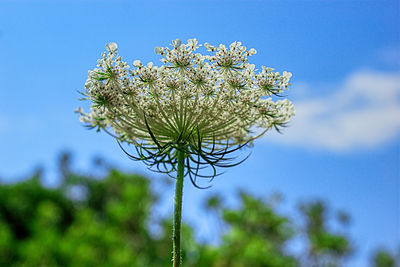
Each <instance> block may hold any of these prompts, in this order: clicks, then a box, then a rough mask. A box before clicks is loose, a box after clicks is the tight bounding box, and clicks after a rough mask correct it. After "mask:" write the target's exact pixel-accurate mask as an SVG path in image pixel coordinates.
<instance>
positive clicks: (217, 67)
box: [77, 39, 294, 175]
mask: <svg viewBox="0 0 400 267" xmlns="http://www.w3.org/2000/svg"><path fill="white" fill-rule="evenodd" d="M200 46H201V45H200V44H198V42H197V40H196V39H190V40H188V42H187V44H183V43H182V42H181V41H180V40H175V41H173V42H172V46H171V47H156V48H155V52H156V53H157V54H160V55H161V57H162V58H161V62H162V65H161V66H156V65H154V64H153V63H152V62H150V63H148V64H146V65H144V64H142V63H141V62H140V61H139V60H135V61H134V62H133V67H130V66H129V65H128V64H127V63H126V62H124V61H123V60H122V59H121V57H120V56H119V54H118V48H117V44H116V43H110V44H108V45H106V50H107V52H105V53H103V54H102V56H101V59H99V60H98V61H97V68H95V69H94V70H92V71H89V77H88V79H87V81H86V84H85V89H84V91H83V92H82V93H83V94H84V96H85V97H84V98H83V99H86V100H90V101H91V106H90V112H89V113H85V112H84V111H83V110H82V109H81V108H78V110H77V112H78V113H79V114H80V115H81V116H80V120H81V121H82V122H84V123H85V124H86V125H87V126H89V127H91V128H95V129H97V130H104V131H105V132H107V133H109V134H110V135H112V136H113V137H115V138H116V139H117V140H118V141H119V142H120V143H128V144H133V145H134V146H135V147H136V149H137V152H138V153H139V154H138V155H137V156H136V157H135V156H132V158H134V159H138V160H143V161H145V162H146V161H147V163H148V164H150V165H151V166H155V165H156V166H157V168H158V169H159V170H160V168H161V169H163V170H164V171H165V172H170V171H174V170H176V169H175V167H174V166H175V165H176V164H175V163H176V159H175V158H176V157H175V155H176V149H177V147H178V146H180V147H181V148H182V149H184V150H185V151H186V156H185V159H186V163H185V167H188V170H187V171H188V172H189V174H190V173H191V174H194V175H198V169H199V168H200V169H201V167H202V166H203V165H212V166H213V168H214V166H216V167H228V166H230V165H228V164H224V163H222V161H223V160H224V159H225V158H224V157H225V154H227V153H228V152H231V151H233V150H236V149H237V148H240V147H242V146H244V145H247V144H251V142H252V141H253V140H254V139H256V138H258V137H260V136H262V135H263V134H264V133H265V132H266V131H267V130H269V129H276V130H278V131H279V128H280V127H282V126H285V124H287V123H288V121H289V119H290V118H291V117H292V116H293V115H294V107H293V104H292V103H291V102H290V101H289V100H288V99H283V100H279V98H281V97H282V96H281V95H282V93H283V92H284V91H285V90H287V88H288V86H289V85H290V84H289V79H290V77H291V76H292V74H291V73H290V72H286V71H284V72H283V73H282V74H280V73H279V72H275V71H274V69H272V68H268V67H264V66H262V67H261V70H257V69H256V68H255V65H253V64H250V63H249V62H248V57H249V56H251V55H254V54H255V53H256V50H255V49H250V50H247V49H246V47H245V46H242V44H241V43H240V42H234V43H232V44H230V45H229V47H226V46H225V45H222V44H221V45H219V46H212V45H210V44H208V43H205V44H204V47H205V48H206V50H207V51H205V54H201V53H197V50H198V48H199V47H200ZM193 163H194V164H195V165H196V166H197V167H196V168H195V170H194V169H193V168H190V166H191V164H193ZM199 165H200V167H199ZM168 166H169V167H168ZM213 174H214V175H215V169H214V173H213Z"/></svg>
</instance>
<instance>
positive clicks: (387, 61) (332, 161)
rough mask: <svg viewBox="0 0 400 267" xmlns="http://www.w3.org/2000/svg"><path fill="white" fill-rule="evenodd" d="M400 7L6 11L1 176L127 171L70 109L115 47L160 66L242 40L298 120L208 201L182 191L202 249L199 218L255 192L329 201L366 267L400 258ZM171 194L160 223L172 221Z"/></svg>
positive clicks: (38, 6) (214, 4)
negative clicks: (163, 54)
mask: <svg viewBox="0 0 400 267" xmlns="http://www.w3.org/2000/svg"><path fill="white" fill-rule="evenodd" d="M399 10H400V7H399V2H398V1H384V0H383V1H382V0H381V1H367V0H365V1H362V0H360V1H351V0H347V1H335V0H333V1H322V0H321V1H311V0H310V1H294V0H293V1H261V0H259V1H142V2H140V1H94V0H87V1H58V0H55V1H15V0H13V1H8V0H2V1H1V2H0V14H1V15H0V99H1V104H0V148H1V151H2V153H0V177H2V178H3V180H7V181H11V180H16V179H18V178H21V177H24V176H26V175H27V174H28V173H30V172H31V170H32V169H33V168H34V167H35V166H39V165H41V166H44V167H45V169H46V170H47V173H46V181H47V183H48V184H54V183H55V171H56V165H55V161H56V159H57V156H58V155H59V152H60V151H61V150H64V149H68V150H70V151H72V152H74V154H75V156H76V157H75V158H76V166H78V168H81V169H86V170H89V168H90V162H91V158H92V157H93V156H95V155H101V156H103V157H104V158H106V159H107V160H109V161H110V162H112V163H113V164H115V165H116V166H119V167H121V168H123V169H125V170H127V171H131V170H133V171H140V172H142V173H145V174H149V175H150V176H151V177H153V180H157V179H159V178H160V177H159V176H158V175H156V174H154V173H149V172H147V171H146V169H145V168H144V167H143V166H142V165H141V163H136V162H132V161H129V160H128V159H127V158H126V157H125V156H124V154H123V153H122V152H121V151H120V150H119V148H118V146H117V145H116V143H115V141H114V140H112V138H111V137H109V136H107V135H106V134H96V133H95V132H91V131H87V130H85V129H84V128H83V127H82V126H81V125H80V123H79V122H78V119H77V116H76V114H74V113H73V110H74V109H75V108H76V107H77V106H78V105H81V103H79V101H78V100H77V98H78V97H79V96H78V94H77V92H76V91H77V90H80V89H82V88H83V85H84V82H85V79H86V77H87V71H88V70H89V69H92V68H93V67H94V66H95V64H96V60H97V59H98V58H99V56H100V54H101V53H102V52H103V51H104V45H105V44H106V43H108V42H110V41H115V42H117V43H118V46H119V51H120V54H121V55H122V56H123V58H125V60H126V61H128V62H130V63H131V62H132V61H133V60H135V59H140V60H141V61H142V62H148V61H153V62H155V63H158V60H159V57H158V56H157V55H155V54H154V53H153V49H154V47H155V46H166V45H168V44H169V43H171V40H173V39H176V38H180V39H182V40H186V39H188V38H193V37H196V38H197V39H198V40H199V41H200V43H204V42H209V43H211V44H220V43H224V44H229V43H231V42H233V41H241V42H242V43H244V44H245V45H246V46H247V47H254V48H256V49H257V51H258V53H257V55H255V56H253V60H252V62H253V63H254V64H256V66H257V67H260V66H261V65H265V66H270V67H274V68H275V69H276V70H278V71H283V70H287V71H290V72H292V73H293V78H292V84H293V86H292V88H291V90H290V91H289V93H288V95H289V98H290V99H291V100H293V102H294V103H295V105H296V109H297V115H296V118H295V119H294V120H293V121H292V123H291V126H290V127H289V128H287V129H286V130H285V131H284V134H283V135H276V134H267V135H266V136H265V137H264V138H263V139H262V140H258V142H256V144H255V147H254V148H253V153H252V156H251V157H250V158H249V159H248V160H247V161H246V162H245V163H244V164H242V165H240V166H238V167H235V168H233V169H230V170H228V172H227V173H226V174H225V175H223V176H221V177H218V179H215V181H214V183H213V184H214V185H213V187H212V188H211V189H209V190H207V191H203V190H197V189H194V188H193V187H192V186H191V185H190V184H189V183H187V184H185V195H184V211H183V212H184V220H185V221H186V222H188V223H191V224H193V225H195V226H196V227H197V229H198V231H197V233H198V237H199V239H207V235H210V231H209V229H208V228H207V227H206V226H207V219H206V218H204V216H200V215H199V213H198V212H196V211H197V209H199V208H200V207H201V204H202V200H203V199H204V197H205V196H206V195H208V194H210V193H213V192H221V193H223V194H224V196H225V197H226V198H227V199H228V200H230V201H231V202H232V203H235V196H236V195H235V192H236V191H237V190H238V189H244V190H247V191H249V192H252V193H255V194H257V195H259V196H268V195H270V194H271V193H272V192H276V191H279V192H282V193H283V195H284V196H285V197H286V201H285V203H287V206H288V209H291V208H290V207H291V206H293V205H294V203H296V201H298V200H307V199H314V198H321V199H325V200H327V201H328V202H329V204H330V206H332V207H333V208H334V209H343V210H346V211H348V212H349V213H350V214H351V215H352V217H353V222H352V226H351V229H350V233H351V235H352V236H353V241H354V244H355V246H356V248H357V251H358V252H357V254H355V255H354V257H353V259H352V261H351V265H350V266H365V265H366V261H367V260H368V255H369V254H368V253H369V252H371V250H373V249H374V248H377V247H379V246H387V247H389V248H395V247H398V246H399V245H400V232H399V229H400V218H399V216H400V215H399V214H400V208H399V205H400V197H399V194H400V192H399V191H400V189H399V188H400V182H399V179H400V178H399V165H400V160H399V137H400V74H399V70H400V40H399V30H398V27H397V26H396V25H400V15H399ZM172 193H173V190H172V188H171V189H166V192H165V196H166V197H165V202H164V203H163V204H162V207H163V208H162V209H161V208H160V209H159V211H158V212H160V213H162V214H168V213H169V212H171V211H172Z"/></svg>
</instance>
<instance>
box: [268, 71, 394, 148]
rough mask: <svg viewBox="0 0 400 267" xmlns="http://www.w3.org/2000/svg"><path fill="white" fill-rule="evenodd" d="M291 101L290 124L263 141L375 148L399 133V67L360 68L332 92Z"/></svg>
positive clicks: (311, 145) (324, 146)
mask: <svg viewBox="0 0 400 267" xmlns="http://www.w3.org/2000/svg"><path fill="white" fill-rule="evenodd" d="M302 86H303V87H304V84H302ZM309 88H312V86H309ZM292 90H293V91H294V90H296V87H295V86H294V87H293V88H292ZM294 103H295V107H296V116H295V117H294V118H293V120H292V122H291V125H290V127H288V128H287V129H284V133H283V135H279V134H267V135H266V140H272V141H275V142H281V143H286V144H290V145H298V146H306V147H314V148H320V149H321V148H322V149H329V150H335V151H338V150H351V149H355V148H360V147H369V148H371V147H376V146H379V145H381V144H383V143H385V142H388V141H390V140H393V139H394V138H396V137H398V136H399V134H400V74H399V73H398V72H377V71H365V70H364V71H358V72H355V73H352V74H351V75H349V76H348V77H347V79H346V80H345V81H344V82H343V83H342V84H340V85H339V86H338V87H337V88H334V93H333V94H331V95H329V96H325V97H322V98H314V99H308V100H302V101H294Z"/></svg>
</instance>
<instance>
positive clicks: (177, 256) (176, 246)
mask: <svg viewBox="0 0 400 267" xmlns="http://www.w3.org/2000/svg"><path fill="white" fill-rule="evenodd" d="M177 157H178V171H177V176H176V185H175V212H174V229H173V237H172V238H173V267H179V266H180V265H181V219H182V195H183V176H184V173H185V151H184V148H183V146H179V148H178V150H177Z"/></svg>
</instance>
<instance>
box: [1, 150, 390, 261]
mask: <svg viewBox="0 0 400 267" xmlns="http://www.w3.org/2000/svg"><path fill="white" fill-rule="evenodd" d="M60 174H61V176H62V177H63V178H62V183H61V185H60V186H59V187H57V188H47V187H44V186H43V185H42V184H41V173H40V172H38V173H37V174H35V175H33V176H32V177H30V178H29V179H26V180H24V181H22V182H18V183H15V184H2V185H0V266H15V267H20V266H26V267H39V266H43V267H44V266H71V267H82V266H83V267H85V266H88V267H89V266H96V267H111V266H112V267H125V266H130V267H132V266H141V267H143V266H156V267H157V266H160V267H161V266H171V250H172V242H171V229H172V219H171V218H161V220H160V221H159V226H160V228H161V231H160V233H158V234H154V233H153V232H154V231H151V230H150V228H151V224H154V222H152V221H151V220H150V214H151V210H152V209H153V207H154V205H155V203H156V201H157V199H158V196H157V195H156V194H155V193H154V192H153V191H152V190H151V186H150V181H149V180H148V179H147V178H145V177H142V176H139V175H132V174H124V173H122V172H120V171H117V170H115V169H110V170H109V171H108V173H107V175H105V177H103V178H94V177H91V176H85V175H79V174H77V173H74V172H72V171H71V168H70V158H69V156H68V155H67V154H65V155H63V156H62V158H61V161H60ZM279 203H280V197H279V196H274V197H272V198H270V199H269V200H265V199H261V198H256V197H254V196H251V195H249V194H246V193H244V192H241V193H240V206H239V207H238V208H235V209H233V208H230V207H228V206H226V205H225V203H224V201H223V200H222V197H221V196H220V195H215V196H212V197H210V198H208V200H207V203H206V205H205V208H206V210H207V212H208V213H209V214H210V215H211V216H213V220H210V221H213V222H214V223H216V224H218V225H219V229H220V230H221V231H220V233H219V234H220V242H219V244H218V245H209V244H203V243H200V242H198V241H197V240H196V239H195V238H194V230H193V229H192V228H191V227H190V226H188V225H185V224H184V225H183V229H182V249H183V263H184V266H199V267H200V266H206V267H245V266H246V267H247V266H253V267H281V266H282V267H286V266H287V267H291V266H307V267H308V266H310V267H312V266H316V267H320V266H342V265H343V264H344V262H345V261H346V260H347V258H348V256H349V255H350V254H351V253H352V250H353V248H352V246H351V241H350V238H349V237H348V236H347V235H346V231H345V229H346V226H347V225H348V224H349V216H348V215H347V214H345V213H343V212H340V213H339V214H338V220H336V222H338V223H339V224H340V225H341V228H340V229H342V230H336V231H333V230H331V228H330V227H328V222H330V221H331V220H330V219H329V218H328V208H327V207H326V205H325V204H324V203H323V202H322V201H312V202H308V203H302V204H301V205H300V208H299V210H300V213H299V214H298V218H296V220H295V221H294V220H293V219H291V218H290V217H289V216H287V215H283V214H281V212H280V211H279ZM217 222H218V223H217ZM216 228H218V227H216ZM293 243H295V244H296V243H297V244H298V245H296V246H295V247H297V249H293ZM290 244H292V248H291V245H290ZM372 264H373V266H376V267H392V266H396V261H395V257H394V256H393V255H390V254H389V253H388V252H385V251H380V252H377V253H376V255H375V256H374V258H373V263H372Z"/></svg>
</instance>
